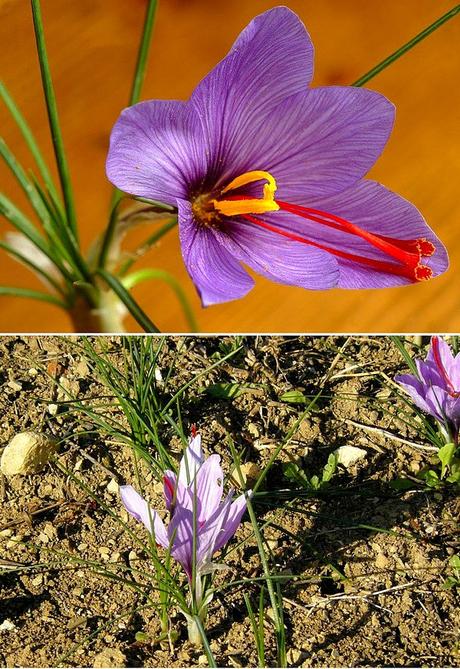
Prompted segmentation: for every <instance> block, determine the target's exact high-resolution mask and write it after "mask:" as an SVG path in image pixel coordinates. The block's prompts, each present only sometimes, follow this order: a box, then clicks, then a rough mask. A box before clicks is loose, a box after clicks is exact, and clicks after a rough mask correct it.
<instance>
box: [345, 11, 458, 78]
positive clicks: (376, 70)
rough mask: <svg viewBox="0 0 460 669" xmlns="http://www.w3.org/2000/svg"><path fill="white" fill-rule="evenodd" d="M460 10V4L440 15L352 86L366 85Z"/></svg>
mask: <svg viewBox="0 0 460 669" xmlns="http://www.w3.org/2000/svg"><path fill="white" fill-rule="evenodd" d="M459 12H460V5H456V6H455V7H452V9H450V10H449V11H448V12H446V13H445V14H443V15H442V16H440V17H439V19H437V20H436V21H435V22H434V23H432V24H431V25H429V26H428V27H427V28H425V29H424V30H422V32H420V33H418V35H415V37H413V38H412V39H411V40H409V41H408V42H407V43H406V44H404V45H403V46H402V47H400V48H399V49H397V50H396V51H395V52H394V53H392V54H391V55H390V56H388V57H387V58H385V59H384V60H382V62H381V63H379V64H378V65H376V66H375V67H373V68H372V70H369V72H366V74H363V76H362V77H360V78H359V79H357V80H356V81H355V82H354V83H353V84H352V86H364V84H366V83H367V82H368V81H370V79H373V77H375V76H377V74H380V72H382V70H384V69H385V68H386V67H388V66H389V65H391V63H393V62H394V61H395V60H397V59H398V58H400V57H401V56H403V55H404V54H405V53H406V52H407V51H410V49H412V48H413V47H414V46H415V45H416V44H418V43H419V42H421V41H422V40H423V39H425V37H428V35H430V34H431V33H432V32H434V31H435V30H437V29H438V28H440V27H441V26H442V25H443V24H444V23H446V22H447V21H450V19H453V18H454V16H456V15H457V14H458V13H459Z"/></svg>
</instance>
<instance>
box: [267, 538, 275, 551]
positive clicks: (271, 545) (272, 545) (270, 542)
mask: <svg viewBox="0 0 460 669" xmlns="http://www.w3.org/2000/svg"><path fill="white" fill-rule="evenodd" d="M267 545H268V547H269V549H270V550H271V551H274V550H275V548H278V541H277V540H276V539H268V540H267Z"/></svg>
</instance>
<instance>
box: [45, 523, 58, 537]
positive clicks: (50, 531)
mask: <svg viewBox="0 0 460 669" xmlns="http://www.w3.org/2000/svg"><path fill="white" fill-rule="evenodd" d="M43 532H44V533H45V534H46V536H47V537H49V538H50V539H56V538H57V531H56V528H55V527H54V525H53V524H52V523H45V526H44V527H43Z"/></svg>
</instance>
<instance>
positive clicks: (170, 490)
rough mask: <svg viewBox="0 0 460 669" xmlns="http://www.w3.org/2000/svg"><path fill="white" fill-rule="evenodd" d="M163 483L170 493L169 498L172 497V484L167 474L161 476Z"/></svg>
mask: <svg viewBox="0 0 460 669" xmlns="http://www.w3.org/2000/svg"><path fill="white" fill-rule="evenodd" d="M163 483H164V486H165V488H167V490H168V493H169V494H170V495H171V498H172V497H174V486H173V484H172V483H171V481H170V480H169V479H168V477H167V476H163Z"/></svg>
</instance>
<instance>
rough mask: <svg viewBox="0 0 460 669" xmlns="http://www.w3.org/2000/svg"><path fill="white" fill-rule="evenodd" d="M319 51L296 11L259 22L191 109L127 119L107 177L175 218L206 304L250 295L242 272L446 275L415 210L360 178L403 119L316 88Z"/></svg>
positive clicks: (135, 113)
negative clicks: (160, 204)
mask: <svg viewBox="0 0 460 669" xmlns="http://www.w3.org/2000/svg"><path fill="white" fill-rule="evenodd" d="M312 75H313V46H312V43H311V40H310V37H309V35H308V33H307V32H306V30H305V27H304V25H303V24H302V22H301V21H300V20H299V18H298V17H297V16H296V15H295V14H294V13H293V12H292V11H290V10H289V9H288V8H287V7H275V8H274V9H271V10H269V11H267V12H265V13H263V14H261V15H260V16H257V17H256V18H255V19H254V20H253V21H251V23H250V24H249V25H248V26H247V27H246V29H245V30H243V32H242V33H241V34H240V36H239V37H238V39H237V40H236V42H235V43H234V45H233V47H232V49H231V50H230V52H229V54H228V55H227V56H226V57H225V58H224V59H223V60H222V61H221V62H220V63H219V64H218V65H217V66H216V67H215V68H214V69H213V70H212V71H211V72H210V73H209V74H208V75H207V76H206V77H205V78H204V79H203V80H202V81H201V82H200V83H199V84H198V86H197V88H196V89H195V91H194V92H193V94H192V96H191V98H190V99H189V100H188V101H187V102H180V101H174V100H172V101H168V100H149V101H147V102H141V103H139V104H137V105H135V106H133V107H130V108H128V109H125V110H124V111H123V112H122V114H121V116H120V118H119V119H118V121H117V123H116V124H115V127H114V129H113V131H112V135H111V140H110V150H109V155H108V159H107V175H108V178H109V179H110V181H112V182H113V183H114V184H115V185H116V186H118V188H120V189H122V190H124V191H125V192H127V193H131V194H133V195H136V196H140V197H144V198H149V199H154V200H160V201H162V202H165V203H167V204H169V205H173V206H174V207H177V209H178V214H179V235H180V241H181V245H182V255H183V258H184V262H185V265H186V267H187V270H188V272H189V274H190V276H191V278H192V280H193V282H194V284H195V286H196V288H197V290H198V292H199V294H200V296H201V300H202V302H203V305H205V306H206V305H210V304H214V303H218V302H224V301H227V300H232V299H236V298H240V297H243V296H244V295H246V294H247V293H248V292H249V291H250V290H251V288H252V287H253V285H254V281H253V279H252V278H251V277H250V276H249V274H248V273H247V272H246V271H245V269H244V268H243V267H242V263H243V264H244V265H247V266H248V267H250V268H252V269H253V270H255V271H256V272H257V273H259V274H262V275H263V276H265V277H268V278H269V279H271V280H273V281H277V282H280V283H285V284H289V285H295V286H301V287H304V288H309V289H314V290H318V289H327V288H333V287H340V288H383V287H388V286H397V285H403V284H409V283H413V282H417V281H423V280H426V279H430V278H431V277H432V276H436V275H438V274H441V273H442V272H444V271H445V269H446V268H447V266H448V260H447V254H446V250H445V248H444V246H443V245H442V243H441V242H440V241H439V239H438V238H437V237H436V236H435V235H434V233H433V232H432V230H430V228H429V227H428V225H427V224H426V222H425V221H424V219H423V217H422V215H421V214H420V213H419V212H418V211H417V209H416V208H415V207H414V206H413V205H412V204H410V203H409V202H407V201H406V200H404V199H403V198H402V197H400V196H399V195H396V194H395V193H392V192H391V191H389V190H388V189H386V188H384V187H383V186H382V185H380V184H379V183H376V182H374V181H370V180H364V179H363V177H364V176H365V175H366V173H367V172H368V171H369V169H370V168H371V167H372V165H373V164H374V163H375V161H376V160H377V158H378V156H379V155H380V153H381V152H382V150H383V148H384V146H385V144H386V142H387V140H388V137H389V135H390V132H391V129H392V126H393V119H394V107H393V105H392V104H391V103H390V102H389V101H388V100H387V99H386V98H385V97H384V96H382V95H380V94H378V93H375V92H374V91H370V90H366V89H361V88H354V87H342V86H328V87H319V88H309V84H310V82H311V79H312Z"/></svg>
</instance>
